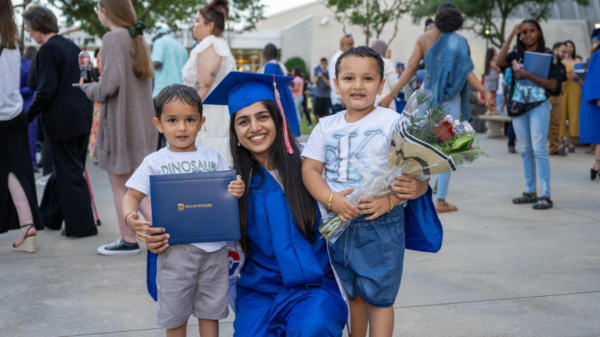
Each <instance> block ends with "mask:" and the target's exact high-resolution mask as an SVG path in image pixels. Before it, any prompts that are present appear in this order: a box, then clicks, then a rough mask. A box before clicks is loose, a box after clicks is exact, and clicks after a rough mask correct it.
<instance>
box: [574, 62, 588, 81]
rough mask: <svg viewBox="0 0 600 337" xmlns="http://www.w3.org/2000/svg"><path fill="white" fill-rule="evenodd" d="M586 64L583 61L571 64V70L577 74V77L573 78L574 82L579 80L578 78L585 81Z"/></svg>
mask: <svg viewBox="0 0 600 337" xmlns="http://www.w3.org/2000/svg"><path fill="white" fill-rule="evenodd" d="M586 65H587V63H585V62H577V63H575V64H573V72H574V73H575V75H577V78H575V79H573V81H575V82H579V80H580V79H582V80H584V81H585V75H586Z"/></svg>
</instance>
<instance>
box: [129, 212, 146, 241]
mask: <svg viewBox="0 0 600 337" xmlns="http://www.w3.org/2000/svg"><path fill="white" fill-rule="evenodd" d="M125 224H126V225H127V227H129V229H131V231H132V232H133V233H134V234H135V237H136V238H137V239H138V240H140V241H142V242H145V241H144V240H145V239H146V238H147V237H148V235H147V234H145V233H144V231H145V230H147V229H148V227H152V224H151V223H150V222H149V221H140V216H139V215H138V213H137V212H133V213H131V214H129V215H127V216H126V217H125Z"/></svg>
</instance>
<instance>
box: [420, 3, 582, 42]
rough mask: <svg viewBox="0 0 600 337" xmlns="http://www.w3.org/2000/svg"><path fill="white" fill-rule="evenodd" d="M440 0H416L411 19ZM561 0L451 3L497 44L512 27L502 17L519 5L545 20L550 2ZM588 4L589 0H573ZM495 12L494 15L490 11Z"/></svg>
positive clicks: (429, 13)
mask: <svg viewBox="0 0 600 337" xmlns="http://www.w3.org/2000/svg"><path fill="white" fill-rule="evenodd" d="M443 1H444V0H416V1H415V5H414V6H413V8H412V16H413V19H414V20H415V21H419V20H421V19H422V18H424V17H427V16H432V15H434V14H435V11H436V9H437V6H438V5H439V4H440V3H442V2H443ZM558 1H561V0H454V1H453V2H454V4H455V5H456V6H457V7H458V8H459V9H460V10H461V11H462V12H463V13H464V15H465V17H466V18H467V19H468V20H467V21H466V22H465V27H466V28H468V29H470V30H472V31H474V32H475V33H477V34H478V35H480V36H481V37H483V38H486V39H489V40H490V42H491V43H492V44H493V45H495V46H496V47H499V48H500V47H501V46H502V44H503V43H504V37H505V35H506V33H507V32H510V30H511V29H512V27H506V21H507V20H508V18H509V17H511V15H512V14H514V12H515V11H516V10H517V9H519V8H520V7H521V6H522V8H524V9H525V11H526V13H527V14H528V17H529V18H533V19H536V20H540V21H541V20H546V19H547V18H548V15H549V14H550V9H551V6H552V5H553V4H554V3H556V2H558ZM576 1H577V3H579V4H581V5H588V4H589V0H576ZM494 14H496V15H494Z"/></svg>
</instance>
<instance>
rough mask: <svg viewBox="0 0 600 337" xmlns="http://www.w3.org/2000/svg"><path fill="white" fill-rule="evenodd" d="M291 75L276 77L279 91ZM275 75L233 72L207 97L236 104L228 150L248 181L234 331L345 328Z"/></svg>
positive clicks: (312, 332)
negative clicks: (287, 126) (275, 84)
mask: <svg viewBox="0 0 600 337" xmlns="http://www.w3.org/2000/svg"><path fill="white" fill-rule="evenodd" d="M290 79H291V78H289V77H277V82H278V84H277V87H278V88H279V92H281V88H282V87H283V88H285V87H287V83H288V82H289V81H290ZM274 80H275V77H274V76H267V75H260V74H248V73H231V74H230V75H229V76H228V78H226V79H225V80H224V81H223V82H224V83H223V82H222V85H219V86H218V87H217V88H216V89H215V93H214V94H211V96H212V97H211V96H209V97H207V99H206V101H205V104H228V105H229V108H230V111H231V112H233V115H232V116H231V127H230V135H231V142H232V143H231V154H232V157H233V162H234V166H235V169H236V170H237V171H238V172H239V173H240V175H242V179H243V180H244V181H245V182H246V183H247V186H249V189H248V193H246V194H245V195H244V196H243V197H242V198H241V199H240V225H241V229H242V239H241V245H242V248H243V250H244V252H245V253H246V262H245V264H244V267H243V268H242V270H241V272H240V277H241V278H240V280H239V281H238V283H237V297H236V300H235V307H236V318H235V322H234V323H233V326H234V328H235V334H234V336H274V337H275V336H298V337H300V336H341V335H342V331H343V328H344V325H345V324H346V321H347V319H348V309H347V306H346V303H345V302H344V300H343V299H342V295H341V293H340V290H339V288H338V286H337V283H336V280H335V276H334V274H333V270H332V269H331V265H330V264H329V256H328V254H327V246H326V244H325V240H323V239H318V237H319V236H318V226H319V220H320V219H319V211H318V208H317V204H316V202H315V200H314V199H313V198H312V197H311V196H310V194H308V191H307V190H306V188H305V187H304V184H303V183H302V181H301V179H299V177H300V170H301V166H302V159H301V158H300V149H299V148H298V146H297V144H296V142H295V140H294V138H293V136H291V135H289V133H288V132H287V130H286V121H285V118H284V115H283V114H282V112H281V110H280V108H279V107H278V104H277V102H276V101H277V99H276V98H275V92H274V88H273V82H274ZM286 136H287V137H286ZM248 182H249V183H248Z"/></svg>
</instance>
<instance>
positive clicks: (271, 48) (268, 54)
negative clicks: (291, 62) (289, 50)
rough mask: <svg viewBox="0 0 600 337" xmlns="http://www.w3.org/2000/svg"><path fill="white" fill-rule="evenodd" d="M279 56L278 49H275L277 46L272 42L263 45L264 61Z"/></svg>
mask: <svg viewBox="0 0 600 337" xmlns="http://www.w3.org/2000/svg"><path fill="white" fill-rule="evenodd" d="M278 57H279V51H278V50H277V47H275V45H274V44H272V43H269V44H268V45H266V46H265V49H263V61H264V62H265V63H267V62H269V61H271V60H276V59H278Z"/></svg>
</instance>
